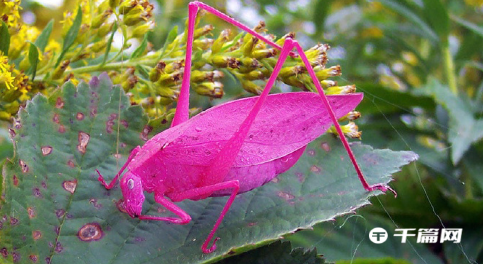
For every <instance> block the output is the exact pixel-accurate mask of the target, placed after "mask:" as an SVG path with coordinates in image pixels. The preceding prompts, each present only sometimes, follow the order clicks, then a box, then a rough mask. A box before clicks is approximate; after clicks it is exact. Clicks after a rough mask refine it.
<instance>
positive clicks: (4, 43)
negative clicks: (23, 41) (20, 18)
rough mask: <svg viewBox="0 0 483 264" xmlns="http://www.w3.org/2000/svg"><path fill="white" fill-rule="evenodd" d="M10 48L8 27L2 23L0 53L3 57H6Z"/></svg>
mask: <svg viewBox="0 0 483 264" xmlns="http://www.w3.org/2000/svg"><path fill="white" fill-rule="evenodd" d="M9 48H10V33H8V26H7V24H5V22H3V21H2V27H1V28H0V52H2V53H3V55H4V56H8V49H9Z"/></svg>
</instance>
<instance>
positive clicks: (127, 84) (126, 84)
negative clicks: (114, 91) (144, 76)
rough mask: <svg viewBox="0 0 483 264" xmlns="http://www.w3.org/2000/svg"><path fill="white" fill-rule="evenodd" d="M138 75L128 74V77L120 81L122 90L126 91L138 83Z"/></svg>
mask: <svg viewBox="0 0 483 264" xmlns="http://www.w3.org/2000/svg"><path fill="white" fill-rule="evenodd" d="M138 81H139V80H138V77H137V76H136V75H132V76H129V78H128V79H127V80H125V81H123V82H122V83H121V87H122V89H123V90H124V92H126V93H127V92H128V91H129V90H131V89H132V88H134V86H135V85H136V84H137V83H138Z"/></svg>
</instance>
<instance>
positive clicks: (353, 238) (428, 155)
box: [0, 0, 483, 263]
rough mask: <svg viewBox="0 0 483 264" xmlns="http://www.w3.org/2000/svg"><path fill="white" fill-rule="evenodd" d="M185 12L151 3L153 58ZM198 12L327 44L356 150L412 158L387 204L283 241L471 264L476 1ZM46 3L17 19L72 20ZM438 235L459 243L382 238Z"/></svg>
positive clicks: (265, 5)
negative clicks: (380, 231)
mask: <svg viewBox="0 0 483 264" xmlns="http://www.w3.org/2000/svg"><path fill="white" fill-rule="evenodd" d="M188 2H189V1H175V0H166V1H161V0H159V1H157V2H156V3H157V6H156V9H155V13H156V15H157V17H156V28H155V31H154V32H153V34H151V35H150V41H151V42H152V43H153V45H154V46H155V47H157V48H159V47H162V45H163V44H164V40H165V39H166V36H167V34H168V32H169V31H170V29H171V28H173V27H174V26H175V25H178V26H179V27H180V28H184V21H185V19H186V15H187V4H188ZM205 2H206V3H208V4H210V5H212V6H214V7H216V8H217V9H219V10H221V11H223V12H227V13H228V14H230V15H231V16H233V17H235V18H237V19H239V20H240V21H242V22H244V23H247V24H248V25H251V26H255V25H256V24H257V23H258V21H259V20H264V21H265V22H266V23H267V28H268V29H269V33H272V34H275V35H277V36H282V35H284V34H286V33H287V32H290V31H292V32H296V34H297V35H296V36H297V37H296V38H297V39H298V40H299V41H300V42H301V44H302V46H303V47H305V48H308V47H311V46H313V45H315V44H316V43H319V42H320V43H328V44H329V45H330V46H331V47H332V49H331V50H330V51H329V59H330V61H329V63H328V65H336V64H340V65H341V67H342V73H343V75H342V77H339V78H338V79H337V81H338V82H339V84H356V86H357V89H358V91H359V92H364V94H365V99H364V101H363V103H362V104H361V105H360V106H359V107H358V108H357V110H358V111H360V112H361V113H362V118H361V119H360V120H359V121H358V125H359V128H360V130H361V131H363V135H362V141H363V142H364V143H365V144H369V145H372V146H373V147H374V148H390V149H392V150H412V151H414V152H416V153H418V155H419V156H420V159H419V161H418V162H417V163H414V164H411V165H410V166H406V167H405V168H404V170H403V171H402V172H400V173H398V174H397V175H395V181H394V182H393V183H392V184H391V185H392V187H393V188H394V189H395V190H396V191H397V192H398V197H397V198H394V197H393V196H391V195H385V196H382V197H381V198H379V197H374V198H373V199H372V201H371V202H372V203H373V206H368V207H366V208H364V209H362V210H358V211H357V214H355V215H347V216H344V217H341V218H340V219H337V220H336V221H334V222H332V223H325V224H322V225H319V226H316V227H315V228H314V230H313V231H302V232H299V233H297V234H295V235H293V236H290V237H287V238H286V239H288V240H291V241H292V242H293V243H294V245H295V246H303V247H305V248H313V247H317V250H318V253H320V254H323V255H324V256H325V257H326V259H327V260H329V261H336V262H337V263H346V262H347V263H349V262H351V261H352V262H351V263H480V262H483V236H482V234H483V227H482V226H481V224H480V223H481V222H482V218H483V200H482V194H483V175H482V173H481V172H482V171H483V162H482V157H483V155H482V153H483V144H482V142H481V140H480V139H481V137H483V119H482V116H483V115H482V114H483V107H482V104H481V102H482V99H483V81H482V77H483V75H482V71H483V63H482V60H481V59H482V55H483V42H482V40H483V16H482V14H483V1H481V0H465V1H462V0H414V1H410V0H398V1H396V0H386V1H357V0H338V1H333V0H315V1H308V0H297V1H287V0H278V1H275V0H251V1H248V0H246V1H243V0H228V1H221V0H216V1H205ZM52 3H53V2H50V3H45V4H41V3H37V2H33V1H23V2H22V6H23V15H24V20H25V21H26V19H25V18H26V17H25V16H29V17H30V18H31V23H35V25H37V26H38V27H39V28H42V27H43V26H44V25H45V24H46V23H47V22H48V21H49V20H50V19H51V18H54V19H56V21H59V20H61V15H62V12H58V10H61V11H62V10H68V9H72V7H71V6H70V5H72V4H73V3H74V1H66V2H65V3H62V2H59V6H58V7H53V6H48V4H52ZM44 5H46V6H44ZM27 18H28V17H27ZM202 24H213V25H214V26H215V28H216V30H218V31H215V32H219V31H221V30H222V29H224V28H226V27H228V25H227V24H226V23H224V22H222V21H220V20H218V19H216V18H215V17H213V16H205V17H204V20H203V21H202ZM54 34H55V32H54ZM215 35H216V33H215ZM225 91H226V93H227V95H226V96H225V98H224V99H222V100H228V99H230V98H231V97H234V96H235V95H237V94H239V93H240V88H238V87H237V83H236V82H234V81H233V79H230V78H225ZM199 100H204V102H205V103H206V104H217V103H219V102H221V101H222V100H215V101H208V99H206V98H201V97H199ZM8 126H9V124H7V123H3V124H2V128H1V129H0V159H1V160H4V159H5V158H6V157H9V156H12V146H11V142H10V141H9V140H8ZM376 226H379V227H383V228H385V229H386V230H387V231H388V233H389V240H388V241H387V242H386V243H384V244H382V245H376V244H373V243H372V242H370V241H369V240H368V233H369V231H370V230H371V229H372V228H373V227H376ZM443 227H446V228H463V237H462V242H461V244H454V243H451V242H446V243H443V244H440V243H436V244H418V243H416V239H409V242H408V243H406V244H402V243H401V241H400V238H398V237H394V236H393V234H394V230H395V229H396V228H417V229H419V228H443ZM403 260H404V261H403ZM339 261H341V262H339ZM344 261H346V262H344Z"/></svg>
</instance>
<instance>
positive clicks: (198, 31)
mask: <svg viewBox="0 0 483 264" xmlns="http://www.w3.org/2000/svg"><path fill="white" fill-rule="evenodd" d="M212 30H213V25H206V26H204V27H202V28H198V29H195V32H194V34H193V35H194V39H198V38H200V37H201V36H205V35H207V34H208V33H210V32H211V31H212Z"/></svg>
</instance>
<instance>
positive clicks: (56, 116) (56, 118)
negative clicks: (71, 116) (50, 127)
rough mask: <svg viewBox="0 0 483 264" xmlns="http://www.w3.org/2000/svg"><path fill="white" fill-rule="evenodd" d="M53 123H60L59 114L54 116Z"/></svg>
mask: <svg viewBox="0 0 483 264" xmlns="http://www.w3.org/2000/svg"><path fill="white" fill-rule="evenodd" d="M52 121H54V123H56V124H58V123H60V118H59V114H54V117H53V118H52Z"/></svg>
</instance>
